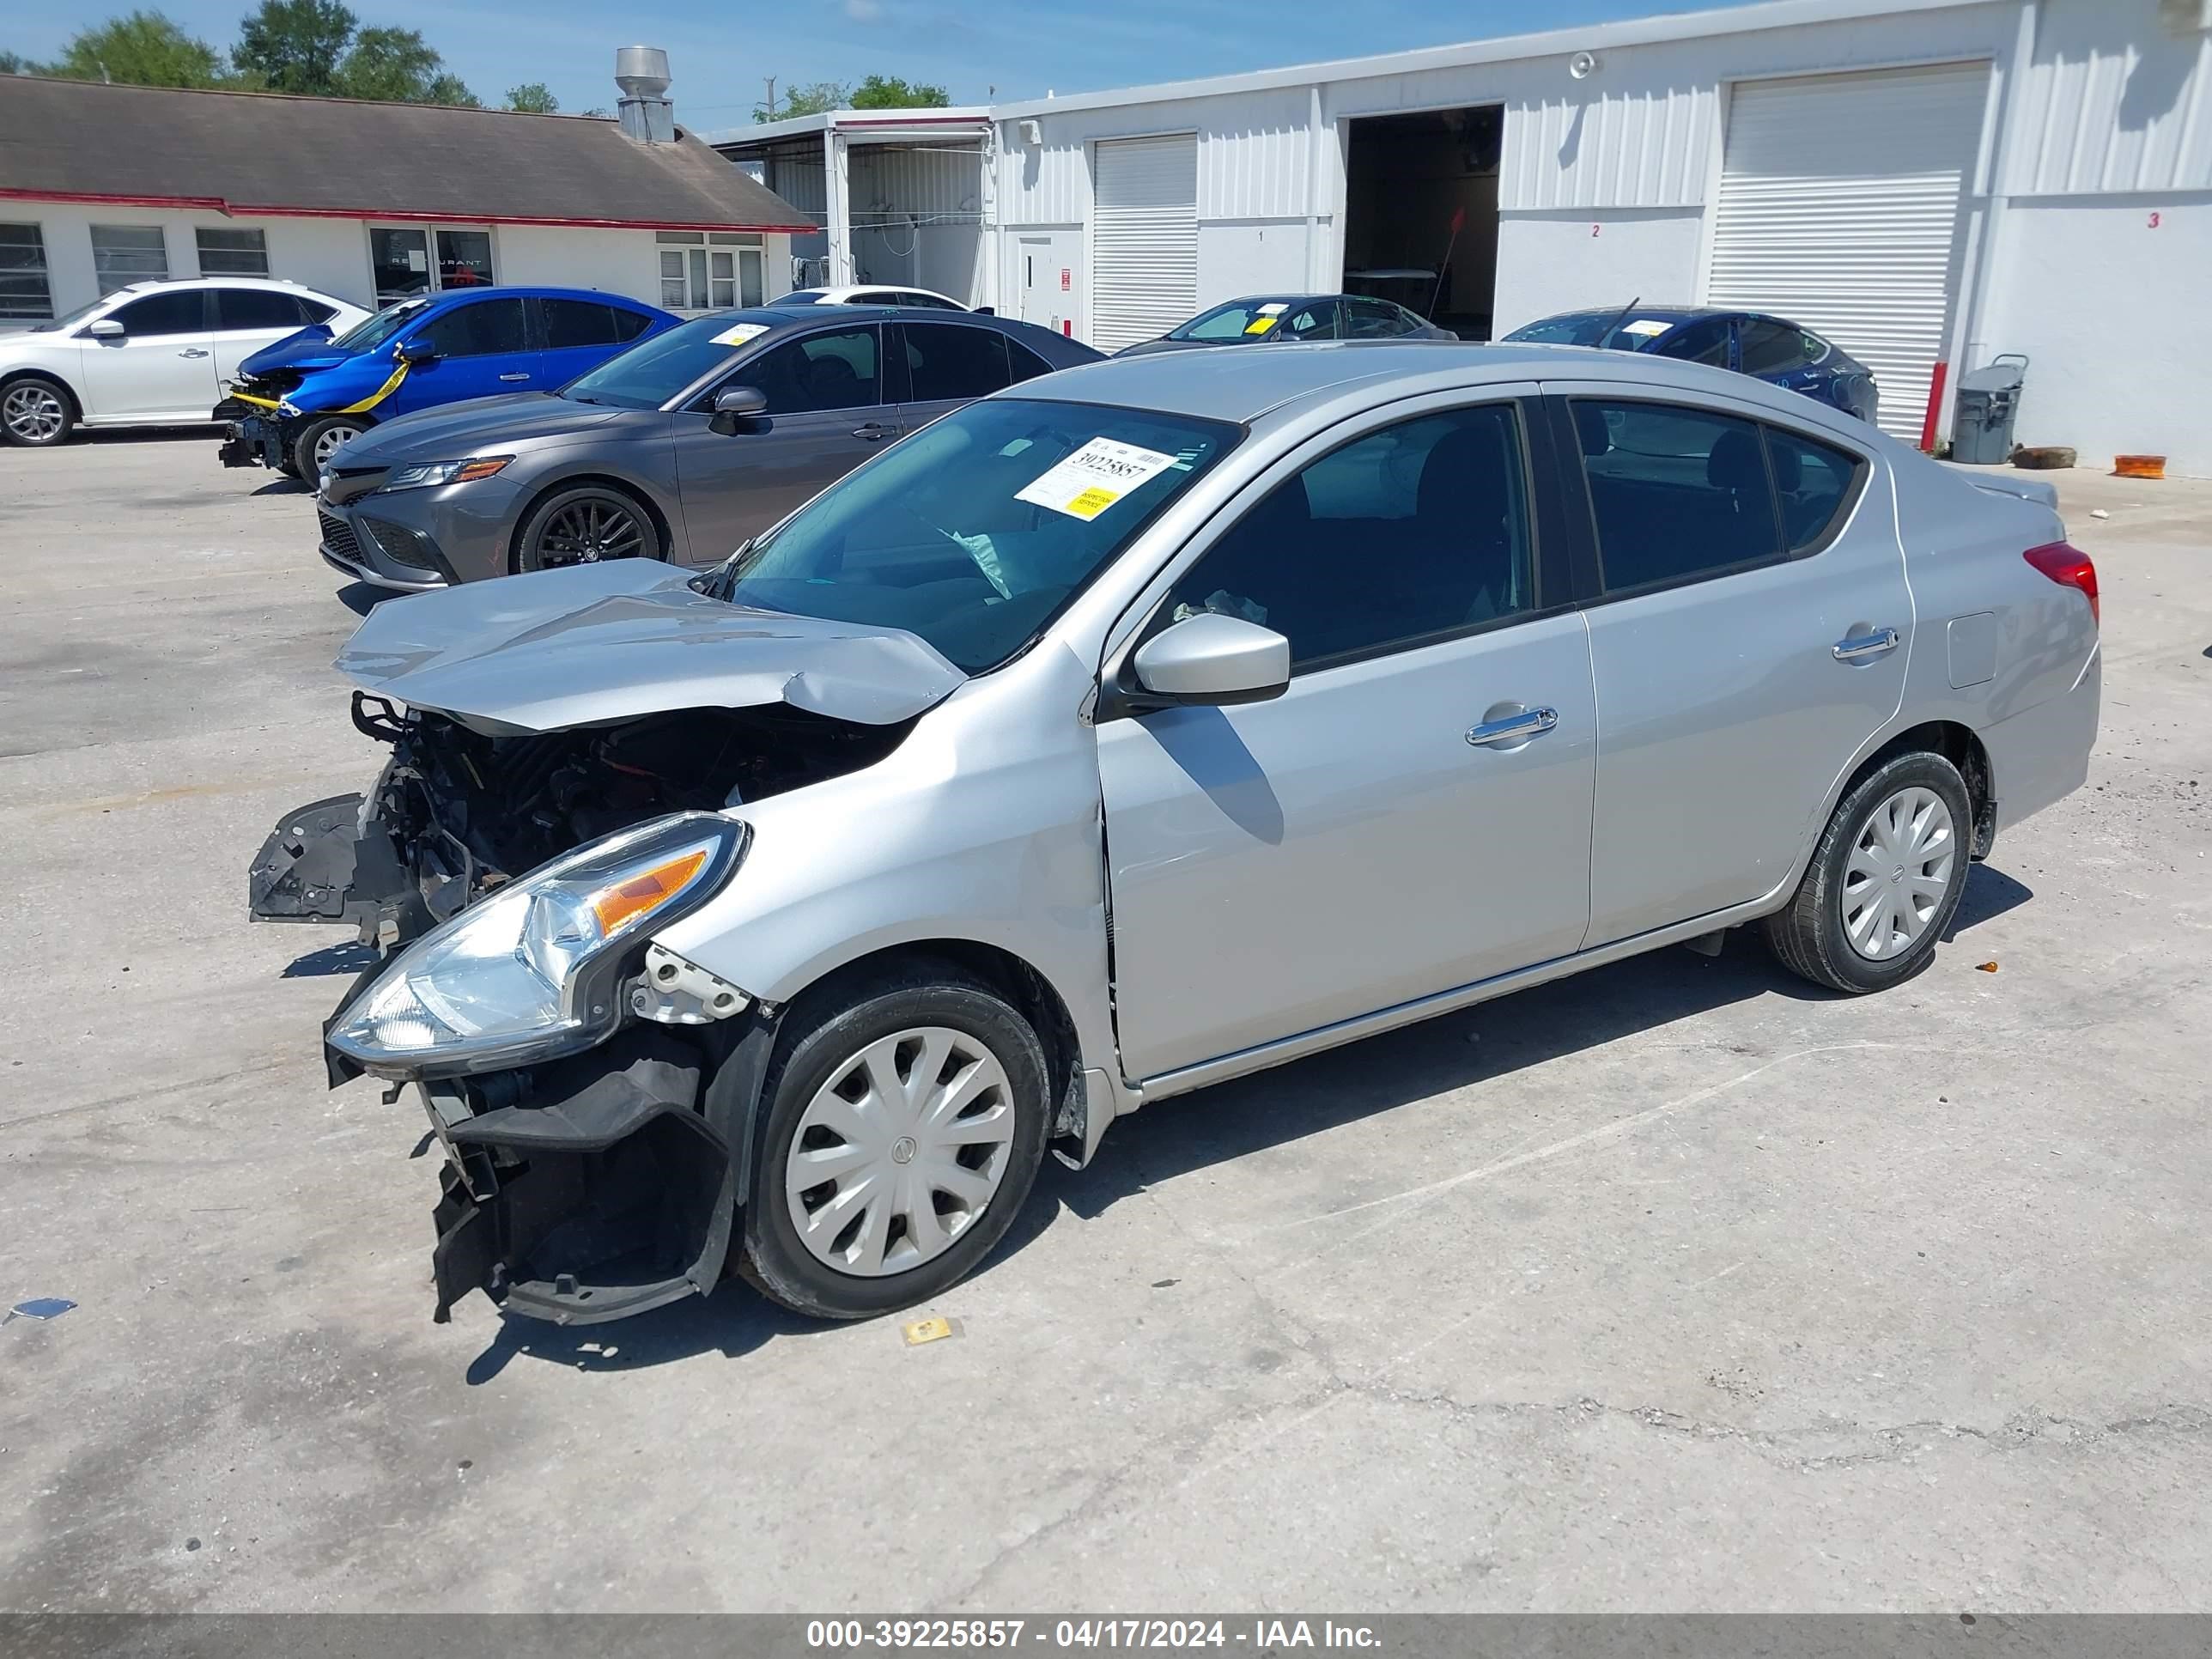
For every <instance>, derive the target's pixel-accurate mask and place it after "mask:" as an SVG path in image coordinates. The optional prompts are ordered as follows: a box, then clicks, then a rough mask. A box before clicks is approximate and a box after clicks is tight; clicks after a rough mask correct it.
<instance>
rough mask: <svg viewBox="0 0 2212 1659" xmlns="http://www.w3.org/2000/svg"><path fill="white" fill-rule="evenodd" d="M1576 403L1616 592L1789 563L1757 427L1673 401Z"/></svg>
mask: <svg viewBox="0 0 2212 1659" xmlns="http://www.w3.org/2000/svg"><path fill="white" fill-rule="evenodd" d="M1570 406H1571V408H1572V410H1573V411H1574V423H1575V435H1576V437H1577V440H1578V441H1580V446H1581V448H1582V453H1583V476H1584V477H1586V478H1587V480H1588V481H1589V501H1590V515H1591V518H1592V520H1593V521H1594V522H1595V526H1596V529H1597V542H1598V562H1599V566H1600V568H1601V572H1602V574H1603V577H1604V583H1605V591H1606V592H1607V594H1608V595H1613V594H1620V593H1625V592H1639V591H1641V590H1644V589H1646V588H1652V587H1662V586H1671V585H1673V584H1674V583H1677V582H1682V581H1688V580H1694V579H1696V578H1699V577H1701V576H1712V575H1717V574H1723V573H1724V572H1727V571H1731V570H1741V569H1744V568H1748V567H1750V566H1752V565H1756V564H1765V563H1771V562H1774V561H1776V560H1778V559H1779V558H1781V557H1782V556H1783V542H1782V527H1781V525H1780V523H1779V522H1778V519H1777V517H1776V513H1775V504H1774V492H1773V488H1772V485H1771V483H1770V481H1769V477H1768V473H1767V467H1766V452H1765V445H1764V443H1763V441H1762V440H1761V435H1760V428H1759V424H1758V423H1757V422H1753V421H1746V420H1741V419H1738V418H1737V417H1736V416H1733V415H1721V414H1717V413H1715V412H1713V411H1712V410H1704V409H1691V408H1686V407H1683V406H1680V405H1677V404H1653V403H1629V402H1626V401H1624V402H1619V403H1614V402H1608V401H1602V400H1599V399H1585V398H1575V399H1573V400H1572V401H1571V405H1570Z"/></svg>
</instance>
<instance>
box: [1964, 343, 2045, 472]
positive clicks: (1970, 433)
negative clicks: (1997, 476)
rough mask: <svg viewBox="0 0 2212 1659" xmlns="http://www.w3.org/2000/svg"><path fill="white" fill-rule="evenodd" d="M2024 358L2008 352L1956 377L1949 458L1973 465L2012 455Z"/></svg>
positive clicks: (1998, 462) (2001, 460) (2024, 373)
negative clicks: (1957, 388)
mask: <svg viewBox="0 0 2212 1659" xmlns="http://www.w3.org/2000/svg"><path fill="white" fill-rule="evenodd" d="M2026 379H2027V358H2026V357H2024V356H2021V354H2020V353H2019V352H2016V351H2008V352H2006V353H2005V354H2004V355H2003V356H2000V357H1996V358H1992V359H1991V360H1990V366H1989V367H1988V368H1978V369H1976V370H1975V371H1974V372H1973V373H1972V374H1963V375H1961V376H1960V378H1959V401H1958V404H1957V406H1956V409H1955V410H1954V413H1953V416H1952V420H1951V459H1953V460H1954V461H1965V462H1967V463H1968V464H1969V465H1974V466H2002V465H2003V464H2004V463H2005V462H2006V461H2008V460H2009V459H2011V457H2012V428H2013V422H2015V421H2016V420H2018V419H2019V418H2020V385H2021V381H2022V380H2026Z"/></svg>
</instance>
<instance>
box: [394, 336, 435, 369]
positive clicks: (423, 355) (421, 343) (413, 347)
mask: <svg viewBox="0 0 2212 1659" xmlns="http://www.w3.org/2000/svg"><path fill="white" fill-rule="evenodd" d="M392 356H395V357H397V358H398V359H399V361H400V362H403V363H405V364H407V365H408V366H409V367H410V368H415V367H416V366H418V365H420V364H422V363H435V362H437V361H438V348H437V347H435V346H434V345H432V344H431V343H429V342H428V340H404V341H402V342H401V343H400V346H399V349H398V350H397V351H395V352H394V353H392Z"/></svg>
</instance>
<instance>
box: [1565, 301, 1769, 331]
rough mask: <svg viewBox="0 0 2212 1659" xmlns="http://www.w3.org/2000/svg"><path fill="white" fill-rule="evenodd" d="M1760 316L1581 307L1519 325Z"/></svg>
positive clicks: (1713, 310) (1722, 310) (1720, 310)
mask: <svg viewBox="0 0 2212 1659" xmlns="http://www.w3.org/2000/svg"><path fill="white" fill-rule="evenodd" d="M1763 314H1764V313H1759V312H1747V311H1739V310H1736V309H1735V308H1733V307H1728V306H1656V305H1655V306H1647V305H1644V304H1641V303H1638V304H1636V305H1632V306H1583V307H1580V308H1579V309H1577V310H1574V311H1554V312H1553V313H1550V314H1549V315H1547V316H1543V317H1538V318H1536V319H1534V320H1533V321H1531V322H1528V323H1524V324H1522V327H1524V328H1530V327H1534V325H1535V324H1536V323H1564V322H1566V321H1568V320H1569V319H1580V318H1583V317H1595V318H1606V317H1618V318H1620V319H1621V321H1623V322H1625V323H1632V322H1634V321H1636V320H1637V319H1639V318H1643V319H1649V320H1650V321H1652V322H1655V323H1692V322H1695V321H1697V319H1699V318H1700V317H1755V316H1760V315H1763Z"/></svg>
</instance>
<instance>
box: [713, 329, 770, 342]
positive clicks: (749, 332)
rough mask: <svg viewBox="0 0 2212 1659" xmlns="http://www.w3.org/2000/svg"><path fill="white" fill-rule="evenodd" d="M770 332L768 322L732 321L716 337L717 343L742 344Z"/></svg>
mask: <svg viewBox="0 0 2212 1659" xmlns="http://www.w3.org/2000/svg"><path fill="white" fill-rule="evenodd" d="M767 332H768V325H767V324H766V323H732V324H731V325H730V326H729V327H727V328H726V329H724V330H723V331H721V332H720V334H717V335H716V336H715V337H714V343H715V344H716V345H726V346H740V345H743V344H744V343H746V342H747V341H748V340H757V339H759V338H760V337H761V336H762V335H763V334H765V333H767Z"/></svg>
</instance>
